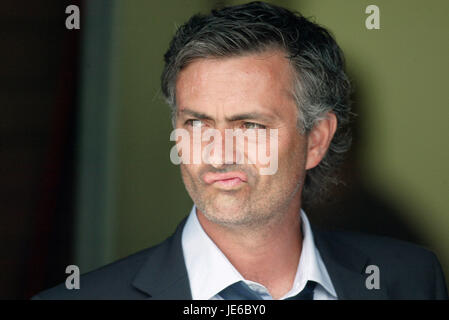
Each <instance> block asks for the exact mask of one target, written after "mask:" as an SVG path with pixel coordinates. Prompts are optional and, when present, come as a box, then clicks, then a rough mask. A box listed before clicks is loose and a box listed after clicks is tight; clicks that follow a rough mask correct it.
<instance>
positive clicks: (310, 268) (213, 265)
mask: <svg viewBox="0 0 449 320" xmlns="http://www.w3.org/2000/svg"><path fill="white" fill-rule="evenodd" d="M300 215H301V229H302V233H303V242H302V250H301V257H300V259H299V262H298V268H297V270H296V276H295V280H294V282H293V286H292V288H291V289H290V291H289V292H287V293H286V294H285V295H284V296H283V297H282V298H281V299H286V298H289V297H293V296H295V295H297V294H298V293H299V292H301V291H302V290H303V289H304V287H305V286H306V283H307V281H308V280H313V281H315V282H316V283H317V285H316V287H315V290H314V295H313V299H314V300H336V299H337V294H336V292H335V289H334V286H333V285H332V282H331V279H330V277H329V274H328V272H327V270H326V267H325V265H324V263H323V260H322V259H321V256H320V253H319V252H318V249H317V248H316V247H315V242H314V240H313V234H312V229H311V228H310V223H309V220H308V219H307V217H306V214H305V212H304V211H303V210H301V213H300ZM182 249H183V253H184V260H185V264H186V267H187V274H188V277H189V282H190V289H191V292H192V299H193V300H222V298H221V297H220V295H219V294H218V293H219V292H220V291H221V290H223V289H225V288H226V287H228V286H230V285H231V284H233V283H235V282H238V281H244V282H245V283H246V284H247V285H248V286H249V287H250V288H251V289H252V290H254V291H256V292H257V293H258V294H259V295H260V296H261V297H262V298H263V299H264V300H272V299H273V297H272V296H271V295H270V293H269V292H268V290H267V288H265V286H263V285H262V284H260V283H257V282H253V281H250V280H246V279H244V278H243V277H242V275H241V274H240V273H239V272H238V271H237V269H236V268H235V267H234V266H233V265H232V264H231V263H230V262H229V260H228V259H227V258H226V256H225V255H224V254H223V252H221V250H220V249H219V248H218V247H217V246H216V245H215V243H214V242H213V241H212V240H211V239H210V238H209V236H208V235H207V234H206V232H205V231H204V229H203V227H202V226H201V224H200V222H199V221H198V217H197V214H196V206H195V205H194V206H193V208H192V211H191V212H190V215H189V217H188V218H187V221H186V224H185V226H184V229H183V232H182Z"/></svg>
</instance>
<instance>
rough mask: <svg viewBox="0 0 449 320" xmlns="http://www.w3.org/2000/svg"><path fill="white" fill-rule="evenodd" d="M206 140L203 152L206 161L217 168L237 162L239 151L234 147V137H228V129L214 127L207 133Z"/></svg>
mask: <svg viewBox="0 0 449 320" xmlns="http://www.w3.org/2000/svg"><path fill="white" fill-rule="evenodd" d="M231 131H232V130H231ZM211 137H213V138H211ZM205 140H206V142H205V146H204V151H203V152H204V160H205V162H206V163H208V164H210V165H211V166H213V167H214V168H216V169H219V168H223V167H225V166H226V165H230V164H235V163H236V159H237V153H238V151H237V150H235V149H236V148H235V147H234V138H233V137H232V136H231V138H229V137H228V138H227V137H226V129H220V130H219V129H214V130H213V132H209V133H206V137H205Z"/></svg>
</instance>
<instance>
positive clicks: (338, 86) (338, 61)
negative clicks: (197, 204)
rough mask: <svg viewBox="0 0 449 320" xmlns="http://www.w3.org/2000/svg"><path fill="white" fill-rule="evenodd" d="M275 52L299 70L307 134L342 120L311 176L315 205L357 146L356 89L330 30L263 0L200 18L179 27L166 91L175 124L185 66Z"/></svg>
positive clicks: (168, 57) (308, 196) (297, 87)
mask: <svg viewBox="0 0 449 320" xmlns="http://www.w3.org/2000/svg"><path fill="white" fill-rule="evenodd" d="M270 49H280V50H282V51H283V52H285V53H286V55H287V58H288V59H289V61H290V64H291V66H292V67H293V70H294V73H295V80H294V86H293V87H294V92H293V95H294V98H295V100H296V104H297V107H298V111H299V112H298V128H299V129H300V131H301V133H303V134H308V133H309V132H310V131H311V129H312V128H313V127H314V126H315V125H316V124H317V123H318V122H319V121H320V120H322V119H323V118H324V117H326V114H327V113H328V112H332V113H334V114H335V116H336V118H337V121H338V125H337V130H336V132H335V135H334V137H333V139H332V141H331V143H330V146H329V149H328V150H327V152H326V155H325V156H324V158H323V159H322V160H321V162H320V163H319V164H318V165H317V166H316V167H315V168H313V169H310V170H308V171H307V173H306V179H305V183H304V188H303V193H302V196H303V201H305V202H313V201H315V200H318V199H319V198H320V196H322V195H323V193H324V192H325V191H326V189H327V187H328V185H329V183H333V184H337V183H338V182H339V181H338V179H337V177H336V175H335V169H336V168H337V167H338V165H339V164H340V163H341V162H342V160H343V154H344V153H345V152H346V151H347V150H348V149H349V147H350V145H351V132H350V129H349V127H348V124H349V122H350V121H351V117H352V113H351V109H350V93H351V85H350V81H349V79H348V77H347V75H346V73H345V70H344V56H343V53H342V51H341V49H340V48H339V46H338V45H337V43H336V42H335V40H334V38H333V37H332V35H331V34H330V33H329V31H327V30H326V29H325V28H323V27H321V26H319V25H317V24H316V23H314V22H311V21H309V20H308V19H306V18H304V17H303V16H302V15H301V14H299V13H298V12H291V11H289V10H287V9H284V8H281V7H278V6H275V5H271V4H267V3H263V2H251V3H248V4H244V5H238V6H232V7H226V8H223V9H220V10H212V12H211V13H210V14H209V15H200V14H197V15H194V16H193V17H192V18H190V20H189V21H187V22H186V23H185V24H184V25H182V26H181V27H180V28H178V30H177V31H176V34H175V36H174V37H173V39H172V41H171V43H170V47H169V49H168V51H167V52H166V54H165V55H164V58H165V67H164V70H163V73H162V77H161V82H162V93H163V94H164V96H165V99H166V101H167V103H168V105H169V106H170V107H171V110H172V121H175V117H176V90H175V89H176V79H177V75H178V73H179V72H180V71H181V70H182V69H183V68H184V67H185V66H187V65H188V64H189V63H191V62H192V61H194V60H197V59H205V58H220V57H232V56H242V55H246V54H252V53H261V52H265V51H267V50H270Z"/></svg>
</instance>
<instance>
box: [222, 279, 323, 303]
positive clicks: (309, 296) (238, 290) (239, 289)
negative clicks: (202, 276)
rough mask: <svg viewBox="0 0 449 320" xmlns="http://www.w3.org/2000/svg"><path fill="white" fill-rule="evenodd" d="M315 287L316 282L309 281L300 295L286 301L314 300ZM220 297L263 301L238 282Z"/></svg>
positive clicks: (243, 283) (244, 284)
mask: <svg viewBox="0 0 449 320" xmlns="http://www.w3.org/2000/svg"><path fill="white" fill-rule="evenodd" d="M315 285H316V282H313V281H307V285H306V287H305V288H304V289H303V290H302V291H301V292H300V293H298V294H297V295H296V296H294V297H291V298H287V299H285V300H313V290H314V289H315ZM219 295H220V297H222V298H223V299H224V300H263V299H262V297H261V296H260V295H259V294H258V293H256V292H254V291H253V290H251V289H250V288H249V287H248V285H247V284H246V283H245V282H243V281H239V282H236V283H234V284H232V285H230V286H229V287H227V288H225V289H223V290H222V291H220V293H219Z"/></svg>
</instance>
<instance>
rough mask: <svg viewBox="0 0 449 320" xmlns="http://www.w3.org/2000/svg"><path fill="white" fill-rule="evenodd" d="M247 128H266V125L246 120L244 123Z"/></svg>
mask: <svg viewBox="0 0 449 320" xmlns="http://www.w3.org/2000/svg"><path fill="white" fill-rule="evenodd" d="M243 126H244V127H245V129H265V128H266V127H265V126H264V125H263V124H259V123H255V122H245V123H244V124H243Z"/></svg>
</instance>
